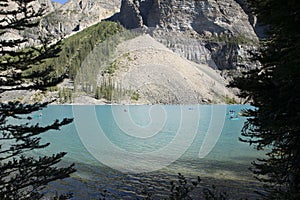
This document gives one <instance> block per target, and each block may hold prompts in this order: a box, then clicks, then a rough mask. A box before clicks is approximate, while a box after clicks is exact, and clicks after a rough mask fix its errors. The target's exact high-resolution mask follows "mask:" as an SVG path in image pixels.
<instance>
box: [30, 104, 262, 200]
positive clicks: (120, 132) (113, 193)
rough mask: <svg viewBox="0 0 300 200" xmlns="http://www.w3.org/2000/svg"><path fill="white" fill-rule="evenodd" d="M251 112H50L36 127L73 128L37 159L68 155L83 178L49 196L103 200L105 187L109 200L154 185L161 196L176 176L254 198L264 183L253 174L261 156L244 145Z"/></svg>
mask: <svg viewBox="0 0 300 200" xmlns="http://www.w3.org/2000/svg"><path fill="white" fill-rule="evenodd" d="M245 108H250V107H249V106H245V105H185V106H179V105H153V106H151V105H143V106H127V105H115V106H109V105H105V106H79V105H76V106H71V105H69V106H67V105H64V106H49V107H48V108H46V109H44V110H42V111H40V112H37V113H34V114H33V115H32V117H33V118H34V120H33V123H40V124H49V123H51V122H53V120H55V119H62V118H64V117H67V118H74V122H73V123H72V124H70V125H67V126H64V127H63V128H62V130H61V131H59V132H58V131H51V132H48V133H45V134H43V136H42V140H43V141H45V142H51V146H50V147H48V148H47V149H44V150H38V151H36V152H34V153H35V154H38V155H41V154H42V155H44V154H46V155H50V154H52V153H55V152H61V151H65V152H68V154H67V156H66V157H65V159H64V163H66V164H67V163H75V164H76V168H77V172H76V173H75V174H73V175H72V177H71V178H69V179H66V180H63V181H60V182H57V183H53V184H51V185H50V189H49V190H58V191H64V192H67V191H71V192H73V193H74V199H97V198H99V197H100V192H101V191H103V190H104V189H106V190H108V191H109V195H108V198H114V199H115V198H117V199H119V198H121V199H132V198H136V197H141V196H142V194H141V191H142V189H143V187H144V186H149V185H152V186H153V187H154V188H155V189H153V190H155V194H156V195H157V198H160V197H161V196H160V195H164V191H168V188H169V180H171V179H174V178H176V174H177V173H178V172H180V173H182V174H184V175H185V176H187V177H188V178H195V177H197V176H200V177H202V178H203V181H204V184H205V185H211V184H216V185H217V186H218V185H219V186H220V188H230V189H232V190H233V191H234V192H233V193H235V195H236V194H237V193H238V192H236V191H239V192H240V193H241V196H243V195H244V196H248V197H251V195H247V193H249V192H250V191H251V190H254V189H257V188H258V185H257V183H256V182H255V181H254V179H253V178H252V174H251V173H250V172H249V171H248V168H249V167H250V166H251V164H250V163H251V162H252V161H253V160H255V159H256V158H257V157H260V156H261V153H260V154H259V153H258V152H257V151H255V150H254V149H253V148H252V147H249V145H248V144H245V143H242V142H240V141H239V140H238V138H239V136H240V132H241V129H242V126H243V123H244V122H245V120H246V118H244V117H242V116H240V115H239V114H240V112H241V111H242V110H243V109H245ZM226 190H227V189H226ZM238 197H239V196H238Z"/></svg>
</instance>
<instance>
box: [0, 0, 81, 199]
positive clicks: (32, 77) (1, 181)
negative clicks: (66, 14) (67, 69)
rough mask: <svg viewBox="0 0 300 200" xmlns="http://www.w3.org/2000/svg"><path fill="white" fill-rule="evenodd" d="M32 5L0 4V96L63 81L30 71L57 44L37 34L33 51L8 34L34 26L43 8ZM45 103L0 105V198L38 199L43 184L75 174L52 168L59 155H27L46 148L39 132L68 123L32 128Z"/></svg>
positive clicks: (30, 0) (26, 0)
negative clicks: (38, 36) (38, 37)
mask: <svg viewBox="0 0 300 200" xmlns="http://www.w3.org/2000/svg"><path fill="white" fill-rule="evenodd" d="M36 3H37V2H36V1H35V0H0V95H1V94H3V93H4V92H5V91H19V90H29V89H32V90H36V89H39V90H46V88H47V87H51V86H54V85H56V84H57V83H59V82H61V81H62V80H63V78H64V77H65V75H62V76H59V77H53V75H51V70H52V67H51V66H49V67H48V68H46V69H45V70H42V71H39V72H35V71H30V69H31V67H32V66H34V65H35V66H37V65H39V64H41V63H42V62H43V61H44V60H45V59H47V58H51V57H54V56H56V55H57V53H58V52H59V51H60V47H59V44H51V41H50V39H49V38H48V37H47V36H45V35H41V36H40V41H41V42H40V44H39V45H38V46H36V47H33V46H29V45H28V44H29V43H28V38H26V37H21V36H16V37H11V36H9V34H11V35H14V34H15V35H16V34H18V33H19V32H20V31H26V30H27V29H30V28H33V27H37V26H38V24H39V18H40V17H41V16H42V15H43V13H44V11H45V9H44V7H40V8H37V6H36ZM28 71H30V72H31V73H28ZM46 105H47V103H34V104H21V103H20V102H8V103H4V102H0V199H40V198H42V196H43V195H42V194H41V192H40V191H41V189H43V188H44V186H45V185H47V184H48V183H49V182H52V181H54V180H57V179H63V178H66V177H68V176H69V175H70V174H71V173H72V172H74V171H75V169H74V166H73V165H70V166H67V167H58V166H57V164H58V163H59V162H60V161H61V159H62V158H63V157H64V155H65V154H66V153H64V152H62V153H58V154H55V155H52V156H42V157H38V156H32V155H33V154H31V153H30V152H32V150H37V149H41V148H45V147H47V146H48V145H49V143H46V144H42V143H41V141H40V139H41V138H40V136H39V135H40V134H41V133H44V132H46V131H49V130H59V129H60V127H61V126H63V125H66V124H69V123H70V122H71V121H72V120H71V119H63V120H61V121H59V120H54V122H53V123H52V124H49V125H45V126H41V125H39V124H35V123H34V122H33V121H32V116H31V114H32V113H33V112H35V111H38V110H40V109H42V108H44V107H45V106H46ZM13 122H14V123H13ZM64 197H66V196H64Z"/></svg>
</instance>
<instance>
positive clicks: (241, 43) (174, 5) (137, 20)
mask: <svg viewBox="0 0 300 200" xmlns="http://www.w3.org/2000/svg"><path fill="white" fill-rule="evenodd" d="M246 11H247V10H246V7H245V5H244V3H243V1H242V0H223V1H218V0H175V1H170V0H122V4H121V8H120V12H119V13H117V14H116V15H114V16H113V17H112V18H111V19H112V20H114V21H119V22H120V23H121V24H122V25H123V26H124V27H126V28H129V29H137V28H148V29H149V28H150V29H154V32H156V33H157V34H156V38H157V39H158V40H161V41H162V42H164V41H165V44H167V45H168V47H169V48H171V49H173V51H175V52H181V55H183V56H184V57H186V58H187V59H189V60H192V61H194V62H197V63H205V64H209V65H210V66H211V67H213V68H217V69H220V70H224V69H237V68H238V67H242V68H245V67H249V63H247V62H248V60H247V54H245V50H247V49H249V46H250V48H252V45H253V44H254V43H256V42H257V41H258V37H257V35H256V32H255V26H256V20H255V17H254V16H252V15H251V14H250V12H248V14H247V13H246ZM174 37H175V38H176V39H177V40H173V38H174ZM166 40H167V41H166ZM195 40H197V41H195ZM199 51H201V52H200V53H199ZM211 61H213V62H211ZM241 61H242V62H241Z"/></svg>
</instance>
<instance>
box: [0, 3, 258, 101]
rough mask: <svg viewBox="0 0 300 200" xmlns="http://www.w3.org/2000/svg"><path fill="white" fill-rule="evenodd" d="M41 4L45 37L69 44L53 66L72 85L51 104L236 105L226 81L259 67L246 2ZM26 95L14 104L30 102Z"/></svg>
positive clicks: (56, 93) (56, 94) (52, 95)
mask: <svg viewBox="0 0 300 200" xmlns="http://www.w3.org/2000/svg"><path fill="white" fill-rule="evenodd" d="M39 2H40V3H41V4H45V5H47V6H48V9H47V13H46V15H45V17H44V18H43V19H42V24H43V25H42V26H41V27H42V30H43V31H45V32H48V33H51V34H53V35H54V36H55V37H56V38H61V37H62V38H65V39H64V40H63V47H62V49H63V51H62V52H61V54H60V57H59V58H56V59H53V60H49V63H50V65H52V66H58V68H57V70H56V73H62V72H68V73H69V75H70V78H71V79H70V80H68V81H66V82H65V83H63V84H62V85H60V86H59V87H58V91H54V92H53V91H51V92H49V93H48V94H47V95H48V97H45V98H46V100H49V99H52V98H57V97H58V99H59V100H58V101H57V103H66V102H73V103H107V102H109V103H147V104H153V103H164V104H168V103H174V104H187V103H229V102H231V103H233V102H236V100H238V99H237V98H236V96H235V95H234V92H233V91H232V90H229V89H228V88H226V87H225V86H226V84H227V80H226V79H227V78H229V79H230V78H231V77H232V74H236V73H239V72H240V71H242V70H244V69H246V68H249V67H251V66H252V65H253V63H251V62H250V60H249V55H248V53H247V50H248V49H253V48H255V45H256V43H257V41H258V37H257V34H256V31H257V23H256V19H255V17H254V16H252V15H251V14H250V12H249V11H248V10H247V7H246V6H245V4H244V3H243V0H236V1H235V0H224V1H217V0H197V1H196V0H183V1H182V0H174V1H170V0H122V1H118V0H114V1H107V0H94V1H92V0H81V1H79V0H70V1H69V2H67V3H65V4H64V5H61V4H57V3H52V2H51V1H50V0H39ZM103 20H104V21H114V22H118V23H120V24H122V25H123V26H124V27H126V28H127V29H129V30H130V31H126V30H125V29H123V28H120V26H119V25H118V24H115V23H113V22H100V23H99V21H103ZM92 25H93V26H92ZM26 34H28V32H27V33H26ZM30 34H31V38H32V40H33V41H34V37H35V32H31V33H30ZM112 34H114V35H115V36H113V37H111V35H112ZM221 75H222V76H221ZM51 90H53V89H51ZM71 93H72V94H71ZM16 94H17V93H16ZM26 95H27V96H28V95H31V94H24V93H22V94H20V95H19V96H15V99H24V100H26V99H27V100H26V101H27V102H28V101H30V98H26V97H25V96H26ZM47 95H46V96H47ZM20 96H21V97H20ZM23 96H24V98H23ZM39 96H40V94H39ZM71 96H72V98H71ZM7 99H11V94H7V95H4V97H2V101H6V100H7ZM71 99H72V100H71Z"/></svg>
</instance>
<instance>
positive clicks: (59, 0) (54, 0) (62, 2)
mask: <svg viewBox="0 0 300 200" xmlns="http://www.w3.org/2000/svg"><path fill="white" fill-rule="evenodd" d="M52 1H53V2H59V3H61V4H64V3H66V2H67V1H68V0H52Z"/></svg>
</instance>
